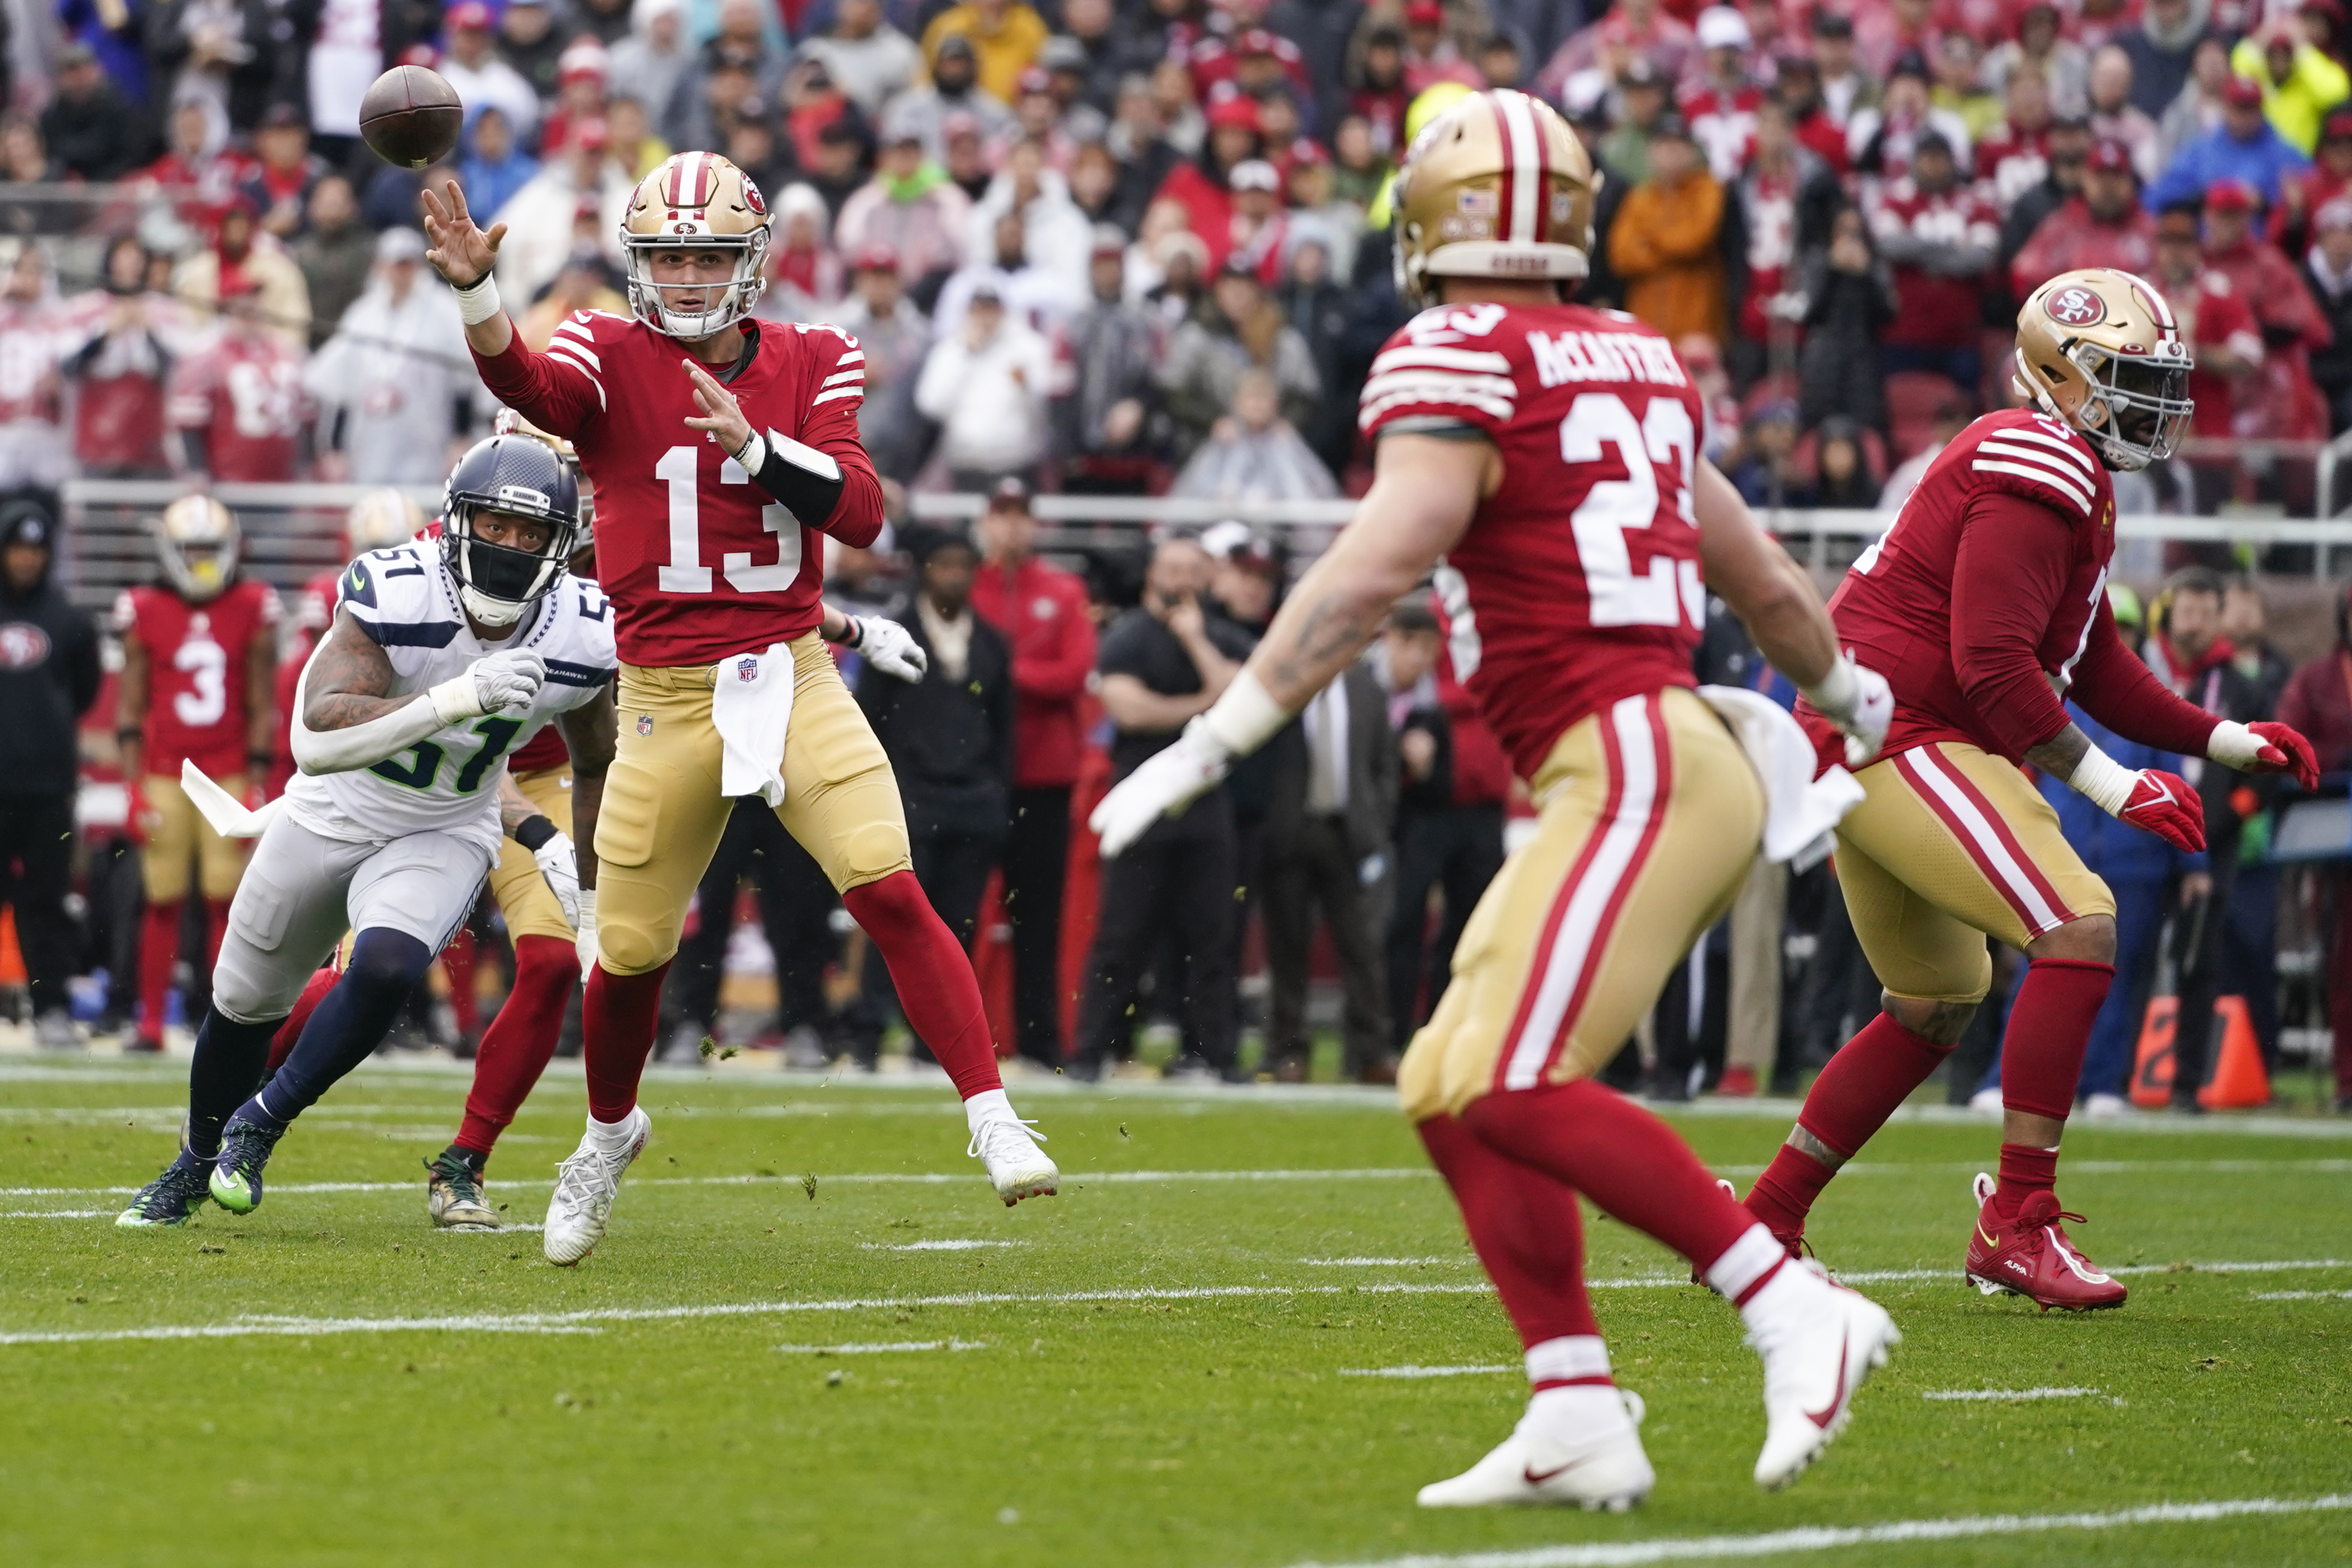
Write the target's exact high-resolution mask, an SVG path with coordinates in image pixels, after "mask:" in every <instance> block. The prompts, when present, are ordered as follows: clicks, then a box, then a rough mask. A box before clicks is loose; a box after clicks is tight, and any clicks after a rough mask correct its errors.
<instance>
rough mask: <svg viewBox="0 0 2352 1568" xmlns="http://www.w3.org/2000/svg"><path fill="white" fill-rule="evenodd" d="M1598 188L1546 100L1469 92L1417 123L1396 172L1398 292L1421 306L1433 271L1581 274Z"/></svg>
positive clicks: (1587, 264)
mask: <svg viewBox="0 0 2352 1568" xmlns="http://www.w3.org/2000/svg"><path fill="white" fill-rule="evenodd" d="M1600 189H1601V176H1600V175H1599V174H1598V173H1596V172H1594V171H1593V168H1592V160H1591V157H1589V156H1588V155H1587V154H1586V152H1585V151H1584V144H1583V143H1582V142H1580V141H1578V140H1577V139H1576V133H1575V132H1574V131H1570V129H1569V127H1568V121H1567V120H1562V119H1561V118H1560V117H1559V111H1558V110H1555V109H1553V108H1552V107H1551V105H1549V104H1548V103H1545V102H1544V101H1543V100H1542V99H1536V98H1530V97H1529V96H1528V95H1527V94H1526V93H1523V92H1515V91H1513V90H1511V89H1508V88H1496V89H1493V90H1491V91H1487V92H1478V93H1473V94H1471V95H1470V96H1469V97H1467V98H1465V99H1463V100H1462V101H1461V102H1459V103H1457V104H1455V105H1454V107H1453V108H1451V109H1449V110H1446V111H1445V112H1444V113H1443V114H1441V115H1439V116H1438V117H1437V118H1436V119H1435V120H1431V121H1430V122H1429V123H1428V124H1427V125H1425V126H1423V127H1422V131H1421V134H1420V135H1418V136H1416V137H1414V138H1413V139H1412V151H1410V152H1407V153H1406V154H1405V161H1404V168H1403V170H1402V172H1400V173H1399V174H1398V175H1397V183H1396V279H1397V289H1398V291H1399V292H1400V293H1402V295H1403V296H1404V297H1405V298H1406V299H1407V300H1409V301H1410V302H1412V304H1414V305H1419V306H1428V305H1434V304H1436V303H1437V279H1439V278H1440V277H1520V278H1538V279H1541V278H1554V279H1565V280H1572V279H1576V278H1580V277H1584V276H1585V275H1586V274H1587V273H1588V272H1590V271H1591V250H1592V204H1593V198H1594V196H1595V195H1596V194H1597V193H1599V192H1600Z"/></svg>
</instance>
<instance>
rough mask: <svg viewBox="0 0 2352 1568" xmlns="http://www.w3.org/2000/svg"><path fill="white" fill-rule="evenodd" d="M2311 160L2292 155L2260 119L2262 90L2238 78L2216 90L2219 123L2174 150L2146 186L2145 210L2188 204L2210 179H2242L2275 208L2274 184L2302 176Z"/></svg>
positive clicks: (2290, 145) (2291, 148) (2276, 190)
mask: <svg viewBox="0 0 2352 1568" xmlns="http://www.w3.org/2000/svg"><path fill="white" fill-rule="evenodd" d="M2310 166H2311V160H2310V159H2308V158H2306V157H2305V156H2304V155H2303V154H2302V153H2301V152H2297V151H2296V150H2295V147H2294V143H2293V142H2290V141H2287V140H2286V138H2284V137H2283V136H2281V135H2280V134H2279V133H2278V131H2277V129H2276V128H2275V127H2273V125H2272V124H2271V122H2270V121H2269V120H2266V119H2264V118H2263V89H2261V88H2260V87H2258V86H2256V85H2255V84H2254V83H2253V82H2251V81H2249V80H2247V79H2246V78H2244V77H2242V76H2233V77H2231V78H2230V80H2229V82H2228V83H2227V85H2225V86H2224V87H2223V88H2222V89H2221V124H2220V125H2219V126H2218V127H2216V128H2215V129H2214V130H2212V131H2208V132H2206V133H2205V134H2204V135H2203V136H2200V137H2199V138H2198V139H2197V140H2196V141H2191V142H2189V145H2187V146H2186V147H2183V148H2182V149H2181V150H2180V153H2179V156H2178V157H2176V158H2175V159H2173V161H2172V162H2171V163H2170V164H2169V165H2168V167H2167V168H2166V169H2165V171H2164V172H2163V173H2162V174H2159V175H2158V176H2157V180H2156V183H2155V184H2153V185H2151V186H2149V187H2148V193H2147V205H2148V207H2149V209H2150V210H2151V211H2161V210H2162V209H2163V208H2166V207H2169V206H2172V205H2175V204H2178V203H2181V202H2193V201H2195V200H2197V199H2198V198H2199V197H2200V196H2202V195H2203V194H2204V193H2205V188H2206V187H2207V186H2208V185H2210V184H2211V183H2213V182H2214V181H2216V180H2242V181H2244V182H2245V183H2247V184H2249V185H2252V187H2253V188H2254V189H2255V190H2256V191H2258V192H2260V193H2262V198H2263V204H2264V205H2266V206H2268V205H2276V204H2277V202H2278V199H2279V183H2280V182H2281V181H2282V180H2283V179H2284V178H2285V177H2286V176H2288V175H2291V174H2297V173H2300V172H2303V171H2304V170H2305V169H2307V168H2309V167H2310Z"/></svg>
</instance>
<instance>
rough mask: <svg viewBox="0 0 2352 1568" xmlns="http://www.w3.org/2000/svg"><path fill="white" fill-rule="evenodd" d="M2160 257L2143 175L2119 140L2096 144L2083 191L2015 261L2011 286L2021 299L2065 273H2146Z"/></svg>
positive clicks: (2087, 163) (2044, 224)
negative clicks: (2142, 193)
mask: <svg viewBox="0 0 2352 1568" xmlns="http://www.w3.org/2000/svg"><path fill="white" fill-rule="evenodd" d="M2155 260H2156V223H2155V220H2153V219H2152V218H2150V217H2149V216H2148V214H2147V209H2146V208H2144V207H2142V206H2141V205H2140V202H2139V176H2138V174H2137V173H2136V172H2134V171H2133V169H2132V161H2131V153H2130V152H2127V151H2126V149H2125V147H2124V144H2123V143H2122V142H2120V141H2100V142H2095V143H2094V144H2093V145H2092V148H2091V152H2090V156H2089V157H2088V158H2087V159H2085V160H2084V164H2083V193H2082V194H2081V195H2079V196H2074V197H2070V198H2069V199H2068V200H2067V201H2066V202H2065V203H2064V204H2063V205H2061V206H2060V207H2059V208H2058V210H2057V211H2056V212H2053V213H2052V214H2050V215H2049V216H2048V217H2046V218H2044V219H2042V224H2041V226H2040V227H2038V228H2036V229H2035V230H2034V231H2033V234H2032V237H2030V238H2029V239H2027V240H2026V242H2025V247H2024V248H2023V249H2022V250H2020V251H2019V252H2018V253H2017V256H2016V259H2014V260H2013V261H2011V263H2010V267H2009V281H2010V288H2011V292H2012V293H2014V294H2015V295H2016V296H2017V298H2020V299H2022V298H2025V297H2026V296H2027V295H2029V294H2031V293H2032V292H2033V291H2034V290H2035V289H2036V288H2039V287H2042V285H2043V284H2044V283H2047V282H2048V281H2049V280H2050V279H2052V278H2053V277H2057V276H2058V275H2059V274H2060V273H2062V272H2072V271H2074V269H2075V268H2076V267H2120V268H2122V269H2123V270H2124V271H2126V272H2133V273H2138V274H2140V275H2141V276H2143V277H2145V276H2146V275H2147V270H2148V268H2149V267H2150V266H2151V265H2153V264H2154V262H2155Z"/></svg>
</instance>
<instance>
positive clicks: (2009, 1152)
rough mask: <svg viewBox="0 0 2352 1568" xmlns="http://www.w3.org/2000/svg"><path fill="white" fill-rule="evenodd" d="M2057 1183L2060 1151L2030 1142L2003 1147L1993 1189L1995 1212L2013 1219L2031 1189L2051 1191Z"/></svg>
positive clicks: (1993, 1208)
mask: <svg viewBox="0 0 2352 1568" xmlns="http://www.w3.org/2000/svg"><path fill="white" fill-rule="evenodd" d="M2057 1185H2058V1151H2057V1150H2055V1149H2037V1148H2034V1147H2033V1146H2032V1145H2028V1144H2003V1145H2001V1146H2000V1185H1999V1186H1996V1187H1994V1188H1993V1193H1992V1211H1993V1212H1994V1213H1995V1214H1997V1215H1999V1216H2000V1217H2001V1218H2003V1219H2014V1218H2017V1211H2018V1210H2019V1209H2020V1208H2021V1207H2023V1206H2024V1203H2025V1197H2026V1195H2027V1194H2028V1193H2032V1192H2048V1191H2049V1190H2050V1189H2051V1188H2053V1187H2054V1186H2057Z"/></svg>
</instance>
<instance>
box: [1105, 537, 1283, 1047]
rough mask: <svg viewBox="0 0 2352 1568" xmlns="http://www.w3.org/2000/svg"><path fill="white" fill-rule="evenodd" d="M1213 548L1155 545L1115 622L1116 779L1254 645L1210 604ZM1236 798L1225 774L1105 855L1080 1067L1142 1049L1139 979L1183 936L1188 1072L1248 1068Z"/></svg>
mask: <svg viewBox="0 0 2352 1568" xmlns="http://www.w3.org/2000/svg"><path fill="white" fill-rule="evenodd" d="M1208 580H1209V558H1208V557H1207V556H1206V555H1205V554H1204V553H1202V549H1201V547H1200V545H1199V544H1198V543H1196V542H1195V541H1194V540H1192V539H1191V538H1171V539H1169V540H1167V541H1166V542H1164V543H1162V544H1161V545H1160V547H1159V548H1158V549H1156V550H1154V551H1153V552H1152V557H1151V565H1150V570H1149V572H1148V573H1147V574H1146V576H1145V578H1144V585H1143V602H1142V603H1141V604H1140V605H1139V606H1138V607H1137V608H1135V609H1133V610H1130V611H1129V612H1127V613H1125V614H1124V615H1122V616H1120V617H1119V618H1118V621H1117V622H1114V623H1113V624H1112V626H1111V628H1110V629H1109V631H1108V632H1105V633H1104V634H1103V639H1102V644H1101V648H1100V651H1099V652H1098V653H1097V655H1096V659H1095V666H1096V668H1097V670H1098V671H1099V672H1100V673H1101V676H1102V681H1101V695H1102V704H1103V708H1104V711H1105V712H1106V713H1107V714H1108V716H1109V718H1110V721H1111V723H1112V725H1113V726H1114V727H1115V729H1116V733H1115V734H1114V736H1113V737H1112V740H1111V747H1110V762H1111V779H1112V782H1114V783H1116V782H1117V781H1118V780H1119V779H1124V778H1126V777H1127V776H1128V775H1129V774H1130V773H1132V772H1134V771H1135V769H1136V768H1137V767H1138V766H1139V764H1141V763H1142V762H1143V761H1144V760H1145V759H1146V758H1150V757H1152V756H1154V755H1155V754H1157V753H1158V752H1159V751H1160V750H1161V749H1162V748H1163V747H1166V746H1167V745H1168V744H1169V743H1170V742H1171V741H1172V740H1174V739H1175V738H1176V736H1177V732H1178V731H1180V730H1181V729H1182V728H1183V727H1184V726H1185V725H1186V724H1187V723H1189V722H1190V721H1191V720H1192V716H1194V715H1195V714H1199V713H1202V712H1204V711H1206V709H1207V708H1208V706H1209V705H1210V704H1212V703H1213V702H1215V701H1216V700H1217V698H1218V697H1220V696H1222V695H1223V694H1224V690H1225V687H1226V686H1227V685H1230V684H1231V683H1232V681H1233V678H1234V675H1235V674H1238V673H1239V672H1240V669H1241V661H1243V660H1244V659H1246V658H1247V657H1248V656H1249V651H1250V639H1249V637H1248V636H1247V635H1246V634H1245V633H1244V632H1240V631H1238V630H1236V629H1234V627H1233V626H1232V625H1231V624H1230V623H1228V622H1225V621H1223V619H1221V618H1213V617H1210V616H1208V615H1206V614H1205V613H1203V611H1202V596H1203V595H1204V594H1205V593H1206V591H1207V589H1208ZM1234 887H1235V882H1234V804H1233V795H1232V790H1231V788H1230V787H1229V786H1227V785H1223V784H1221V785H1219V786H1217V787H1216V788H1215V789H1211V790H1209V791H1208V792H1207V793H1206V794H1204V795H1202V797H1201V798H1200V799H1198V800H1195V801H1193V802H1192V805H1191V806H1189V807H1187V808H1186V809H1185V810H1184V811H1183V812H1182V813H1181V814H1180V815H1178V816H1175V817H1173V818H1170V819H1167V820H1164V821H1159V822H1155V823H1153V824H1152V825H1151V827H1150V828H1149V829H1147V830H1146V831H1144V833H1143V835H1142V836H1141V837H1140V838H1139V839H1137V840H1136V841H1135V842H1134V843H1132V844H1130V845H1129V847H1128V849H1127V851H1126V852H1124V853H1122V854H1121V855H1120V856H1119V857H1118V859H1117V860H1114V861H1111V862H1108V863H1106V864H1105V865H1104V867H1103V873H1102V898H1101V917H1100V924H1099V925H1097V927H1096V931H1095V941H1094V949H1093V951H1092V952H1091V953H1089V954H1088V955H1087V989H1086V995H1085V998H1084V1000H1083V1003H1082V1006H1081V1009H1080V1012H1079V1018H1078V1040H1077V1051H1076V1061H1074V1062H1073V1063H1072V1069H1071V1071H1072V1074H1073V1076H1076V1077H1080V1078H1093V1077H1097V1076H1099V1075H1100V1074H1101V1073H1102V1071H1103V1070H1104V1068H1105V1066H1106V1064H1107V1063H1108V1061H1110V1060H1111V1059H1113V1058H1122V1057H1125V1056H1126V1055H1128V1054H1129V1051H1130V1049H1131V1040H1132V1036H1133V1034H1134V1030H1135V1024H1136V1007H1135V1003H1136V1001H1137V991H1138V988H1139V987H1140V985H1141V983H1142V980H1143V977H1144V975H1145V974H1146V973H1147V972H1148V971H1149V970H1150V969H1151V968H1152V967H1154V965H1155V963H1156V961H1157V960H1158V958H1159V956H1160V954H1161V952H1162V951H1163V950H1165V949H1167V948H1169V947H1171V946H1173V947H1174V948H1176V949H1177V951H1178V953H1179V955H1180V956H1179V961H1178V964H1177V967H1178V969H1179V971H1180V972H1181V978H1180V979H1179V981H1178V987H1179V992H1178V994H1177V995H1176V996H1174V997H1160V998H1157V1000H1158V1002H1159V1005H1160V1007H1161V1008H1163V1009H1172V1010H1174V1011H1175V1012H1177V1013H1178V1014H1179V1015H1180V1017H1181V1019H1182V1021H1183V1026H1184V1036H1185V1043H1186V1046H1187V1048H1188V1051H1189V1052H1190V1056H1189V1058H1188V1060H1186V1061H1184V1062H1183V1063H1181V1067H1180V1071H1187V1072H1192V1073H1200V1072H1222V1073H1226V1074H1231V1073H1232V1072H1233V1071H1234V999H1235V998H1234V972H1233V964H1234V943H1233V922H1234Z"/></svg>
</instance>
